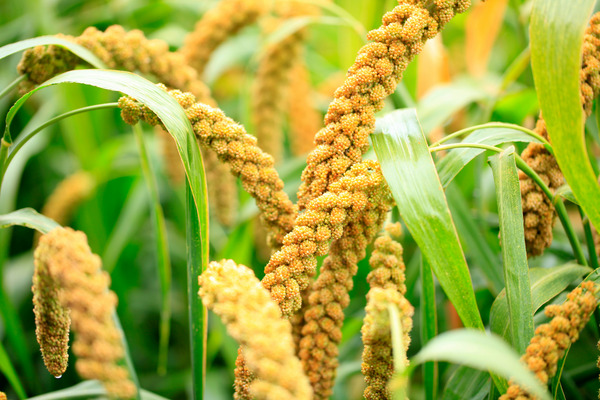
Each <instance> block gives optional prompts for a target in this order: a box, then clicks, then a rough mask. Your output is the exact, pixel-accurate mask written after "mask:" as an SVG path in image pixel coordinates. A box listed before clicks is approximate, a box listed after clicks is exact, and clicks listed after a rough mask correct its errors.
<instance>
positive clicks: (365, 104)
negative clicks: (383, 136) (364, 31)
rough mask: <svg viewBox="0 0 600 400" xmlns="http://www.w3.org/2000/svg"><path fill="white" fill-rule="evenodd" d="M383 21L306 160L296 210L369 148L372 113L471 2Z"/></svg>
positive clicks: (408, 6) (417, 7) (405, 4)
mask: <svg viewBox="0 0 600 400" xmlns="http://www.w3.org/2000/svg"><path fill="white" fill-rule="evenodd" d="M400 3H401V4H400V5H399V6H397V7H396V8H395V9H394V10H393V11H391V12H388V13H386V14H385V15H384V17H383V24H382V26H381V27H380V28H378V29H376V30H373V31H371V32H369V35H368V39H369V40H372V41H373V42H372V43H369V44H367V45H365V46H364V47H363V48H362V49H361V50H360V51H359V53H358V56H357V57H356V61H355V62H354V65H352V66H351V67H350V69H349V70H348V75H347V77H346V81H345V82H344V84H343V85H342V86H341V87H340V88H339V89H338V90H337V91H336V92H335V99H334V100H333V102H332V103H331V104H330V106H329V110H328V111H327V115H326V116H325V127H324V128H323V129H321V130H320V131H319V132H318V133H317V135H316V138H315V143H316V144H317V148H316V149H315V150H313V151H312V152H311V153H310V154H309V156H308V159H307V166H306V169H305V170H304V172H303V173H302V180H303V183H302V185H301V187H300V190H299V193H298V199H299V202H298V204H299V205H300V207H301V208H305V207H306V206H307V205H308V204H309V203H310V201H311V200H313V199H315V198H317V197H318V196H320V195H321V194H323V193H325V192H326V191H327V190H328V188H329V186H330V185H331V184H332V183H333V182H335V181H336V180H338V179H339V178H340V177H341V176H342V175H343V174H344V173H345V172H346V171H347V170H348V169H349V168H350V167H351V166H352V165H353V164H356V163H358V162H360V160H361V158H362V155H363V154H364V153H365V152H366V151H367V149H368V147H369V142H368V136H369V134H370V133H372V132H373V130H374V127H375V113H376V112H377V111H379V110H381V109H382V107H383V101H384V99H385V98H386V97H387V96H389V95H390V94H391V93H393V92H394V91H395V90H396V86H397V83H398V80H399V79H400V78H401V76H402V73H403V71H404V70H405V69H406V67H407V66H408V64H409V62H410V61H411V60H412V59H413V57H414V56H415V55H416V54H418V53H419V52H421V50H422V49H423V45H424V43H425V41H426V40H427V39H431V38H433V37H434V36H435V35H436V34H437V33H438V32H439V30H440V29H441V28H442V27H443V26H444V25H445V24H446V23H447V22H448V21H450V19H452V17H454V15H455V14H456V13H460V12H463V11H465V10H466V9H467V8H468V6H469V5H470V0H436V1H434V2H433V4H432V5H431V6H430V7H428V5H429V3H431V2H430V1H424V0H423V1H401V2H400Z"/></svg>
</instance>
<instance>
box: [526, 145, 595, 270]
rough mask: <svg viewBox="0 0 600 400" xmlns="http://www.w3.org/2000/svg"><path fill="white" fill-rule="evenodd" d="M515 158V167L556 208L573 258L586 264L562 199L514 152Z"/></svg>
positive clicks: (581, 263)
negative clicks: (535, 185)
mask: <svg viewBox="0 0 600 400" xmlns="http://www.w3.org/2000/svg"><path fill="white" fill-rule="evenodd" d="M515 160H516V162H517V167H519V169H520V170H521V171H523V172H524V173H525V174H526V175H527V176H528V177H530V178H531V179H533V181H534V182H535V183H537V185H538V186H539V187H540V188H541V189H542V191H543V192H544V194H545V195H546V196H547V197H548V198H549V199H550V201H551V202H552V204H554V207H555V209H556V214H557V215H558V219H560V222H561V224H562V226H563V228H564V229H565V233H566V234H567V237H568V238H569V243H571V248H572V249H573V253H574V254H575V258H576V259H577V262H578V263H579V264H580V265H585V266H587V265H588V262H587V260H586V258H585V254H583V249H582V248H581V244H580V243H579V240H578V239H577V235H576V234H575V229H573V225H571V220H569V215H568V214H567V209H566V208H565V204H564V203H563V201H562V199H561V198H560V197H558V196H554V194H553V193H552V192H551V191H550V188H548V186H547V185H546V184H545V183H544V181H542V178H540V176H539V175H538V174H537V173H536V172H535V171H534V170H533V169H532V168H531V167H530V166H529V165H527V163H526V162H525V161H523V159H522V158H521V157H520V156H519V155H518V154H515Z"/></svg>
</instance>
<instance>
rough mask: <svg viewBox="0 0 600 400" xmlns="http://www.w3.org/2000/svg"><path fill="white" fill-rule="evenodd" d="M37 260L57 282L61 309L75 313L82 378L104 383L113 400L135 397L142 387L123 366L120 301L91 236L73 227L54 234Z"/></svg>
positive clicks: (43, 243)
mask: <svg viewBox="0 0 600 400" xmlns="http://www.w3.org/2000/svg"><path fill="white" fill-rule="evenodd" d="M35 260H36V268H38V269H40V268H46V269H47V270H48V272H49V275H50V276H52V278H53V279H55V282H56V285H57V286H58V287H60V290H59V293H58V298H59V301H60V304H61V305H62V307H64V308H66V309H69V310H70V316H71V321H72V328H73V331H74V332H75V333H76V336H75V342H74V343H73V353H74V354H75V356H77V362H76V363H75V368H76V369H77V372H78V373H79V375H81V377H83V378H84V379H97V380H99V381H101V382H102V384H103V385H104V387H105V389H106V391H107V393H108V395H109V396H110V397H111V398H115V399H124V400H125V399H132V398H134V397H135V395H136V391H137V390H136V387H135V385H134V384H133V382H131V380H130V377H129V373H128V371H127V369H126V368H125V367H123V366H121V365H119V364H118V363H119V361H120V360H121V359H122V358H123V356H124V350H123V347H122V341H121V333H120V331H119V330H118V329H117V328H116V327H115V324H114V322H113V320H112V314H113V312H114V309H115V306H116V304H117V297H116V296H115V294H114V293H113V292H111V291H109V290H108V286H109V284H110V278H109V276H108V274H107V273H106V272H103V271H102V270H101V267H102V265H101V261H100V258H99V257H98V256H97V255H95V254H93V253H92V252H91V250H90V247H89V246H88V243H87V238H86V236H85V234H84V233H83V232H77V231H74V230H72V229H70V228H56V229H54V230H52V231H51V232H49V233H47V234H45V235H43V236H42V237H41V239H40V243H39V245H38V247H37V248H36V250H35ZM42 266H43V267H42Z"/></svg>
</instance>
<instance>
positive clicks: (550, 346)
mask: <svg viewBox="0 0 600 400" xmlns="http://www.w3.org/2000/svg"><path fill="white" fill-rule="evenodd" d="M597 291H598V287H597V286H596V285H595V284H594V282H591V281H589V282H583V283H582V284H581V285H580V286H579V287H577V288H575V290H573V291H572V292H571V293H569V294H568V295H567V301H565V302H564V303H563V304H562V305H549V306H547V307H546V310H545V313H546V316H548V317H550V318H552V320H551V321H550V322H549V323H547V324H542V325H540V326H538V327H537V329H536V330H535V335H534V336H533V338H532V339H531V341H530V342H529V346H527V350H526V352H525V355H523V357H522V358H521V360H522V361H523V362H524V363H525V364H526V365H527V366H528V367H529V369H530V370H531V371H532V372H533V373H534V374H535V376H536V377H537V378H538V379H539V380H540V381H541V382H542V383H543V384H547V383H548V380H550V379H551V378H552V377H553V376H554V375H555V374H556V368H557V364H558V361H559V360H560V359H561V358H562V357H563V356H564V354H565V351H566V350H567V349H568V348H569V346H570V345H571V343H575V342H576V341H577V339H578V338H579V332H580V331H581V330H582V329H583V328H584V327H585V325H586V324H587V322H588V321H589V319H590V316H591V314H592V313H593V312H594V310H595V309H596V307H597V305H598V301H597V300H596V297H595V294H596V292H597ZM509 383H510V386H509V388H508V390H507V392H506V394H504V395H502V396H501V397H500V400H510V399H519V400H525V399H531V398H533V397H531V396H530V395H529V393H527V392H526V391H524V390H523V389H522V388H521V387H519V386H518V385H516V384H514V383H512V382H509Z"/></svg>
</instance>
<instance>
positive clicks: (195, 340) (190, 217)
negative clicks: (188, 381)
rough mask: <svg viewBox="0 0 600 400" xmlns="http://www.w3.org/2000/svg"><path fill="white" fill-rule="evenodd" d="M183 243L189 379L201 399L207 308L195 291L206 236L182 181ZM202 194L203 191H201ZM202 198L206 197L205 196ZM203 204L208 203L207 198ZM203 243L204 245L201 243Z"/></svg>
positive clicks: (204, 257) (204, 263) (205, 258)
mask: <svg viewBox="0 0 600 400" xmlns="http://www.w3.org/2000/svg"><path fill="white" fill-rule="evenodd" d="M185 186H186V190H185V192H186V208H185V210H186V218H185V219H186V235H185V236H186V247H187V264H188V268H187V273H188V276H187V280H188V288H187V289H188V302H189V306H188V319H189V327H190V328H189V329H190V349H191V359H192V383H193V386H194V399H202V398H203V392H204V388H205V386H206V385H205V379H206V342H207V330H206V329H207V310H206V307H204V305H203V304H202V301H201V300H200V297H198V291H199V290H200V285H199V284H198V277H199V276H200V275H201V274H202V272H204V270H205V269H206V267H207V266H208V242H205V241H203V239H204V238H205V237H208V232H204V227H205V226H203V225H202V224H200V223H199V222H198V220H197V219H196V218H194V216H195V215H196V213H197V212H198V211H197V210H196V203H195V202H194V198H193V196H192V193H191V192H192V190H191V188H190V185H189V184H188V183H187V182H186V185H185ZM204 193H205V194H206V192H204ZM205 200H206V199H205ZM204 204H208V200H206V202H205V203H204ZM206 228H207V229H208V226H207V225H206ZM204 244H206V246H205V245H204Z"/></svg>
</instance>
